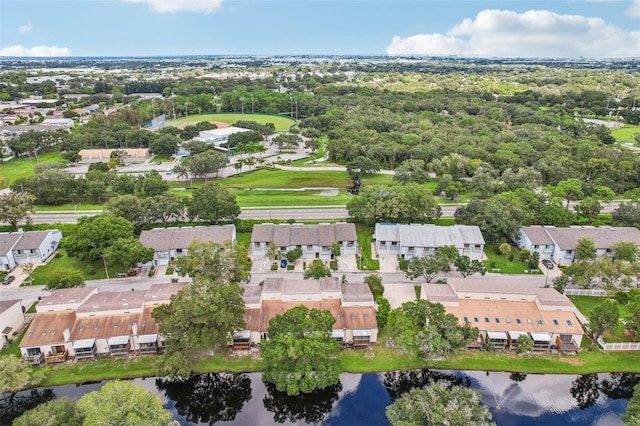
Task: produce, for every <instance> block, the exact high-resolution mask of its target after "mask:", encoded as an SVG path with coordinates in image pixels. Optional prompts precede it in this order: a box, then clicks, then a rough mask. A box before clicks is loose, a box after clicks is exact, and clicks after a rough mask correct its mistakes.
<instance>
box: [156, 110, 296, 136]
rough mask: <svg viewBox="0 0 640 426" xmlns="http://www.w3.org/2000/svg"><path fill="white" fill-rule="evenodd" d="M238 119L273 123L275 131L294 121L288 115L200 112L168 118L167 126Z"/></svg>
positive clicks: (284, 130) (226, 121)
mask: <svg viewBox="0 0 640 426" xmlns="http://www.w3.org/2000/svg"><path fill="white" fill-rule="evenodd" d="M239 120H246V121H257V122H258V123H261V124H265V123H273V124H274V125H275V126H276V132H286V131H288V130H289V128H290V127H291V126H292V125H293V124H295V121H294V120H292V119H291V118H289V117H286V116H281V115H267V114H250V113H245V114H240V113H220V114H201V115H191V116H189V117H182V118H178V119H177V120H168V121H167V123H166V124H167V126H175V127H180V126H182V125H183V124H186V123H199V122H200V121H219V122H221V123H229V124H233V123H235V122H236V121H239Z"/></svg>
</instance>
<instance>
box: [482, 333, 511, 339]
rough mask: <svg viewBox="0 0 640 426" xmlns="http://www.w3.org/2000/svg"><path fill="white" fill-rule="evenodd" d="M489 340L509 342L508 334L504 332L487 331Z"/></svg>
mask: <svg viewBox="0 0 640 426" xmlns="http://www.w3.org/2000/svg"><path fill="white" fill-rule="evenodd" d="M487 336H489V339H499V340H507V333H505V332H504V331H487Z"/></svg>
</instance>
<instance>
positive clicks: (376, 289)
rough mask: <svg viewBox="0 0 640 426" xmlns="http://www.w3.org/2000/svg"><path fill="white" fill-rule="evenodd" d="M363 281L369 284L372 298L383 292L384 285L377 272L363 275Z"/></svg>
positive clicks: (379, 295)
mask: <svg viewBox="0 0 640 426" xmlns="http://www.w3.org/2000/svg"><path fill="white" fill-rule="evenodd" d="M363 281H364V283H365V284H366V285H368V286H369V289H370V290H371V293H372V294H373V298H374V299H375V298H376V297H381V296H382V295H383V294H384V286H383V285H382V277H381V276H380V275H378V274H370V275H367V276H365V277H364V279H363Z"/></svg>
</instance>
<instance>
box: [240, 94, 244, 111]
mask: <svg viewBox="0 0 640 426" xmlns="http://www.w3.org/2000/svg"><path fill="white" fill-rule="evenodd" d="M240 105H242V115H244V98H240Z"/></svg>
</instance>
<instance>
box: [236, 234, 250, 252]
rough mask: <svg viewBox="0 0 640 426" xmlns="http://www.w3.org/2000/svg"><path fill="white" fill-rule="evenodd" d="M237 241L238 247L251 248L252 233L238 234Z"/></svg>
mask: <svg viewBox="0 0 640 426" xmlns="http://www.w3.org/2000/svg"><path fill="white" fill-rule="evenodd" d="M236 241H237V243H238V245H241V246H243V247H244V248H247V249H248V248H249V245H250V244H251V232H238V233H236Z"/></svg>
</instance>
